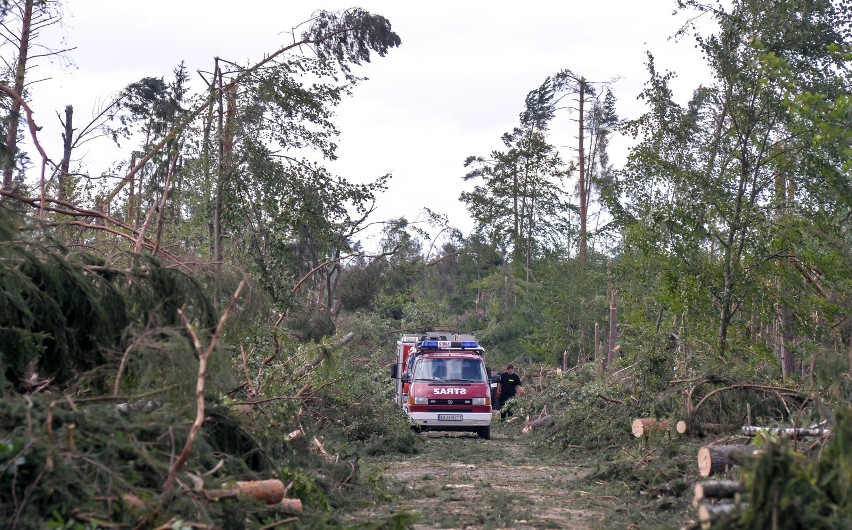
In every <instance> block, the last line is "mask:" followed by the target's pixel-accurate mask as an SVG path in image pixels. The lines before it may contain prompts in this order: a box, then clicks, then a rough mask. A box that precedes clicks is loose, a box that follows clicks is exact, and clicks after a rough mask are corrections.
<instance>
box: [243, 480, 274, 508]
mask: <svg viewBox="0 0 852 530" xmlns="http://www.w3.org/2000/svg"><path fill="white" fill-rule="evenodd" d="M236 486H237V489H238V490H240V493H242V494H243V495H249V496H251V497H254V498H255V499H257V500H259V501H261V502H265V503H266V504H278V503H280V502H281V499H283V498H284V494H285V492H284V483H283V482H281V481H280V480H278V479H270V480H249V481H245V482H241V481H238V482H237V484H236Z"/></svg>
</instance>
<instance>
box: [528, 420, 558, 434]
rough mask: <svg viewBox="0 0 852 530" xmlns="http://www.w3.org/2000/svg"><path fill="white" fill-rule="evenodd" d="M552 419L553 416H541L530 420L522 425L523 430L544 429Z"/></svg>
mask: <svg viewBox="0 0 852 530" xmlns="http://www.w3.org/2000/svg"><path fill="white" fill-rule="evenodd" d="M553 422H554V419H553V416H542V417H541V418H538V419H536V420H530V421H528V422H527V423H526V425H524V428H523V432H524V433H528V432H533V431H539V430H541V429H546V428H548V427H550V426H551V425H553Z"/></svg>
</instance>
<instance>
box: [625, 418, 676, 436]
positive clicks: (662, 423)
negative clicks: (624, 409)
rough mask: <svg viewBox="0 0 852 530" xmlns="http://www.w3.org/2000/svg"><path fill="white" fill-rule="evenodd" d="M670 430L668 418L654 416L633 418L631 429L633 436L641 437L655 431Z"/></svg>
mask: <svg viewBox="0 0 852 530" xmlns="http://www.w3.org/2000/svg"><path fill="white" fill-rule="evenodd" d="M668 430H669V421H668V420H656V419H654V418H636V419H635V420H633V425H632V427H631V431H632V432H633V436H635V437H636V438H641V437H643V436H648V435H650V434H651V433H653V432H662V431H668Z"/></svg>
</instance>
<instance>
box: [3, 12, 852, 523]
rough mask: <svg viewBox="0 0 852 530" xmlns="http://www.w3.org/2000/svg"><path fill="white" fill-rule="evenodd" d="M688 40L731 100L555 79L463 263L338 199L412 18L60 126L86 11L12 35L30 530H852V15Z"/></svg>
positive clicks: (739, 16)
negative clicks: (636, 104)
mask: <svg viewBox="0 0 852 530" xmlns="http://www.w3.org/2000/svg"><path fill="white" fill-rule="evenodd" d="M272 4H273V3H270V6H272ZM672 4H673V5H672V9H673V10H674V11H675V13H676V14H679V15H681V16H684V17H686V18H685V20H686V21H687V22H686V23H685V24H683V25H681V26H679V27H678V28H674V29H673V32H672V33H673V37H675V38H674V39H672V45H673V46H674V45H675V44H682V42H681V41H682V40H687V41H689V43H690V44H693V45H694V46H695V47H696V49H698V50H700V52H701V54H702V57H703V59H702V60H703V61H704V62H705V63H706V64H705V65H704V66H705V67H706V68H707V72H708V73H707V77H706V79H704V80H703V81H702V82H701V83H699V84H697V85H696V86H694V87H692V92H691V93H690V94H688V95H687V97H686V98H684V97H681V95H676V94H675V93H674V92H673V83H672V81H673V79H674V76H675V74H674V73H673V72H671V71H670V70H669V69H668V68H667V66H666V65H665V64H661V61H659V60H657V59H656V58H655V56H654V55H653V54H652V53H651V52H650V51H648V53H647V55H646V63H645V66H646V75H647V80H646V82H645V85H644V87H643V89H642V90H641V92H640V93H639V94H618V97H616V95H617V92H618V90H617V84H616V82H615V81H603V80H600V79H590V78H587V76H586V75H585V74H584V73H583V72H580V71H578V70H575V69H572V68H568V67H567V66H566V65H562V64H553V65H552V67H551V65H548V72H550V73H549V74H546V75H544V76H543V78H536V79H532V80H530V81H529V91H528V92H527V94H526V97H525V98H520V99H519V101H518V102H517V103H518V105H517V108H516V109H515V108H512V109H506V108H494V109H489V110H488V112H489V113H490V114H493V115H495V116H496V115H500V116H509V117H510V120H512V121H511V123H512V125H510V126H509V129H508V130H497V131H495V132H494V134H493V137H492V138H493V148H492V149H491V150H489V149H487V148H486V149H482V148H481V147H476V148H473V147H472V148H471V151H476V152H474V153H473V154H470V155H469V156H467V158H466V159H462V160H458V167H457V169H458V174H457V179H456V182H457V184H458V188H457V189H456V188H453V189H448V190H443V189H442V192H443V193H444V194H445V195H446V196H447V197H449V199H448V200H453V201H455V200H456V199H457V200H458V202H459V204H461V205H463V206H464V208H465V209H466V210H467V212H468V214H469V216H470V219H471V221H472V224H473V228H472V229H471V230H470V231H469V232H463V231H462V230H461V229H459V228H458V227H457V226H454V225H453V223H451V222H450V218H449V217H448V216H447V215H446V214H445V213H443V212H442V211H441V210H440V209H439V208H438V206H441V205H440V204H420V203H417V204H414V205H413V206H412V207H411V208H410V215H408V214H406V216H402V217H398V218H393V219H380V218H377V203H378V201H379V199H380V198H381V197H382V195H383V194H384V193H386V192H387V191H388V186H389V183H390V182H392V179H393V175H392V174H390V173H388V174H377V175H371V176H369V178H370V179H371V180H366V181H365V180H363V179H362V180H359V181H355V180H351V179H352V178H353V176H352V175H341V174H337V173H335V172H332V171H331V170H330V169H329V167H330V165H331V163H332V162H333V161H335V160H336V159H337V158H338V156H339V155H340V153H341V151H340V150H339V149H338V142H339V141H340V131H339V130H338V129H337V126H336V122H335V119H336V117H337V116H336V114H335V111H336V109H337V108H338V106H339V105H340V103H341V101H343V100H344V99H346V98H350V97H351V98H355V99H356V100H357V97H358V92H357V90H356V87H358V86H359V85H362V84H366V83H369V82H370V80H369V79H368V78H367V76H368V75H370V71H371V68H375V66H376V65H374V64H373V62H376V63H379V62H381V61H383V60H386V56H388V55H391V54H394V53H397V52H398V51H399V50H397V49H398V48H400V47H401V46H403V37H404V36H401V35H399V34H397V28H395V27H393V26H392V25H391V21H390V20H389V19H387V18H385V17H384V16H382V15H381V14H379V13H374V12H370V11H367V10H365V9H361V8H350V9H345V10H341V11H327V10H315V11H314V12H313V15H311V17H310V19H309V20H308V21H307V22H304V23H301V24H298V25H296V26H294V25H289V23H287V24H285V26H286V27H288V28H291V29H290V31H289V32H286V33H285V34H281V35H280V36H281V37H282V38H281V39H280V42H279V44H278V47H277V48H275V49H272V50H259V51H258V52H257V56H256V58H255V59H254V60H245V61H244V62H238V61H234V60H232V59H229V58H227V57H224V56H220V55H211V56H210V61H209V64H207V65H204V66H198V67H192V69H190V67H189V66H187V64H186V63H185V62H184V61H182V60H180V59H179V58H177V59H176V60H175V63H174V64H175V65H176V66H175V68H174V70H173V71H172V72H171V74H169V75H164V74H163V73H162V72H151V75H150V76H145V77H142V78H141V79H130V80H127V81H126V84H122V86H120V87H115V88H116V90H117V91H116V92H115V94H114V95H113V97H111V98H110V99H108V100H105V101H103V102H102V103H103V104H102V106H101V107H100V108H98V109H97V110H95V111H93V115H92V116H82V114H83V113H81V112H80V109H81V108H82V107H81V106H80V105H78V106H76V107H75V106H74V105H73V104H72V103H74V102H68V103H67V104H66V106H64V107H63V108H55V109H54V108H40V107H39V105H40V102H39V101H38V99H37V98H34V97H32V94H34V93H36V92H34V91H33V85H34V84H36V83H42V82H45V83H47V82H53V80H50V79H41V78H39V77H38V75H37V73H36V72H38V71H39V70H38V67H39V66H40V65H44V64H46V63H49V62H50V61H53V60H57V61H61V60H62V58H63V57H65V56H66V54H69V53H71V52H73V48H67V47H65V46H64V45H62V46H60V44H59V43H55V42H49V41H48V36H49V35H50V34H51V33H50V31H49V30H50V28H53V27H54V26H57V27H60V26H61V23H62V22H63V20H65V18H66V17H67V16H68V15H67V14H66V13H67V11H66V10H68V9H72V3H70V2H69V3H66V2H62V1H60V0H7V1H0V16H2V23H3V24H2V25H3V28H4V31H3V32H0V53H2V54H3V57H4V61H5V62H4V63H3V64H4V66H3V71H4V75H3V76H2V77H0V114H2V116H3V121H2V130H0V138H2V139H3V140H2V143H0V171H2V173H3V179H2V185H0V392H2V401H0V526H2V527H3V528H9V529H11V530H30V529H33V530H35V529H43V528H50V529H67V530H95V529H115V530H119V529H121V530H124V529H127V530H131V529H134V530H142V529H156V530H167V529H169V530H191V529H196V530H198V529H227V530H230V529H242V528H252V529H262V530H271V529H274V528H311V529H313V528H330V529H332V528H355V529H362V530H368V529H403V528H413V529H421V530H425V529H430V528H578V529H579V528H624V529H629V530H639V529H649V528H650V529H654V528H684V529H688V530H693V529H698V528H700V529H702V530H706V529H710V528H712V529H725V528H727V529H761V530H762V529H773V530H776V529H777V530H793V529H799V528H807V529H844V528H850V527H852V281H850V279H852V244H850V241H852V240H850V235H852V76H850V67H851V66H852V7H850V5H849V4H850V3H849V0H784V1H781V2H778V1H775V0H771V1H770V0H735V1H733V2H725V3H722V4H718V5H715V4H714V5H710V4H706V3H704V2H700V1H697V0H684V1H678V2H672ZM483 6H484V3H483ZM485 8H486V7H483V9H485ZM270 9H272V7H270ZM436 9H437V8H436ZM459 16H462V14H459ZM535 16H536V17H538V16H539V15H537V14H536V15H535ZM451 18H452V17H449V16H448V17H447V19H448V21H449V22H452V20H449V19H451ZM460 20H461V21H462V23H460V24H458V26H464V25H465V24H470V23H472V22H471V20H470V19H460ZM294 24H295V23H294ZM442 27H443V26H442ZM448 31H449V30H448ZM435 34H439V32H438V33H435ZM572 35H573V34H570V32H568V33H566V35H565V36H564V38H566V39H569V38H573V36H572ZM63 38H64V36H63ZM495 38H498V37H496V36H495ZM224 40H227V39H224ZM635 45H636V46H638V45H639V43H636V44H635ZM102 46H104V49H105V50H106V48H108V44H105V43H104V44H102ZM175 46H177V44H176V45H175ZM441 50H442V48H440V47H437V48H436V51H435V53H444V52H445V51H446V50H444V51H443V52H442V51H441ZM548 57H550V56H548ZM617 74H618V72H613V75H614V76H617ZM400 75H402V74H400ZM483 75H484V74H483ZM470 97H471V98H475V97H476V95H471V96H470ZM637 97H638V100H639V101H640V102H642V105H643V106H644V109H643V111H642V113H641V114H639V115H637V116H628V117H622V116H619V113H618V110H619V98H621V99H622V100H624V99H626V98H637ZM419 104H420V103H419V102H416V101H413V102H411V105H419ZM518 110H520V112H518ZM449 114H451V113H449ZM512 116H517V119H514V118H512ZM49 117H54V118H55V119H51V118H49ZM560 118H564V119H565V120H567V121H570V122H571V123H572V130H573V131H574V132H573V133H571V135H569V136H568V137H566V135H565V134H558V133H557V130H556V128H554V126H553V124H554V122H555V120H557V119H560ZM453 127H454V125H452V124H449V123H448V124H446V128H447V129H452V128H453ZM395 132H396V133H398V134H399V135H403V132H404V131H395ZM48 136H52V137H53V139H54V140H55V139H57V138H61V140H62V147H61V149H58V150H57V151H56V152H52V151H51V150H49V149H48V148H46V147H45V146H47V145H48V142H47V137H48ZM616 139H620V140H622V141H625V142H627V143H628V144H629V146H628V147H627V154H626V157H625V161H624V163H623V164H619V166H618V167H616V166H615V165H614V163H613V162H612V158H611V156H610V155H611V153H610V148H611V146H612V144H613V142H614V140H616ZM99 142H100V143H99ZM95 146H98V147H95ZM103 146H108V147H109V149H107V148H106V147H103ZM100 149H103V151H102V152H101V151H100ZM115 150H117V151H115ZM108 151H109V152H120V153H121V154H119V155H116V156H117V157H118V158H117V159H115V160H112V161H110V162H109V163H107V164H106V165H104V166H103V167H101V166H98V165H97V164H96V163H95V162H94V160H96V159H98V158H99V156H96V155H103V154H104V153H106V152H108ZM93 153H95V154H93ZM432 156H436V155H435V153H430V152H428V150H426V148H425V147H424V152H423V153H422V154H420V155H418V157H417V158H418V160H420V159H426V158H429V157H432ZM344 167H345V166H344ZM362 177H363V176H362ZM370 231H378V232H377V233H378V236H377V237H378V239H377V240H375V241H374V242H373V243H374V244H370V245H368V244H367V243H366V242H367V241H369V240H368V239H367V238H366V236H365V234H367V233H368V232H370ZM444 331H446V332H447V335H453V336H454V337H455V338H453V339H447V338H446V337H444V338H441V336H440V335H438V336H437V339H435V340H434V341H433V340H432V339H431V338H430V337H429V335H430V334H432V333H436V332H441V333H443V332H444ZM406 336H408V337H412V338H411V340H410V344H412V345H414V346H412V347H413V348H414V349H413V350H412V351H420V355H421V357H419V359H420V361H418V360H417V359H418V357H417V355H412V356H411V359H412V361H411V362H410V363H408V364H406V361H405V358H404V357H401V356H400V355H399V351H400V350H399V349H398V348H399V347H400V344H404V343H405V341H404V340H400V339H401V337H406ZM456 336H457V337H456ZM463 336H464V337H467V338H458V337H463ZM427 339H428V340H427ZM427 343H429V344H427ZM395 348H397V354H396V355H395V353H394V352H395ZM427 349H428V350H429V351H428V352H426V350H427ZM424 352H425V353H424ZM427 360H428V361H429V362H430V364H427V363H426V361H427ZM418 363H421V364H418ZM427 367H428V370H427ZM421 368H422V371H423V373H426V372H428V375H420V370H421ZM433 368H435V370H434V371H433ZM438 368H441V369H442V370H438ZM488 368H493V369H495V371H497V372H502V373H501V374H498V375H497V380H499V381H500V384H499V385H496V380H492V379H490V378H489V377H490V376H489V375H487V374H489V372H490V370H489V369H488ZM450 369H451V370H450ZM449 371H454V373H455V375H452V376H448V375H447V373H448V372H449ZM492 381H495V385H496V390H495V392H496V394H495V395H489V394H488V392H489V391H491V386H490V385H491V382H492ZM406 385H408V386H407V387H406ZM406 388H407V390H406ZM509 389H511V390H509ZM501 391H503V392H505V393H503V394H502V395H500V392H501ZM516 391H517V393H515V392H516ZM496 396H500V397H496ZM492 400H494V401H497V402H498V403H499V405H498V407H499V406H502V409H501V410H500V411H499V412H497V411H495V412H494V413H491V407H492ZM453 407H455V408H453ZM489 414H491V416H489ZM504 416H505V418H503V417H504ZM489 418H491V419H490V420H489ZM503 419H505V421H502V420H503ZM468 420H469V421H470V423H465V422H468ZM489 421H490V423H489ZM430 422H431V423H430ZM441 422H444V423H441ZM452 422H458V423H455V424H453V423H452ZM448 425H452V426H455V427H461V428H468V429H470V430H471V432H470V433H466V432H429V431H426V429H429V428H433V427H436V426H437V427H439V428H445V427H447V426H448ZM420 430H423V432H420ZM456 430H461V429H456ZM477 435H478V436H477ZM489 438H490V439H489Z"/></svg>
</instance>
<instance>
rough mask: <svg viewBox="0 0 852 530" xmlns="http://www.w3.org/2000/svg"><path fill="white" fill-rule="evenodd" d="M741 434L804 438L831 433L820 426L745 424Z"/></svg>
mask: <svg viewBox="0 0 852 530" xmlns="http://www.w3.org/2000/svg"><path fill="white" fill-rule="evenodd" d="M742 430H743V434H745V435H746V436H754V435H756V434H759V433H766V434H772V435H775V436H795V437H797V438H804V437H807V436H822V435H823V434H831V431H830V430H829V429H823V428H821V427H810V428H805V427H799V428H796V429H794V428H791V427H786V428H785V427H757V426H754V425H745V426H743V429H742Z"/></svg>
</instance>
